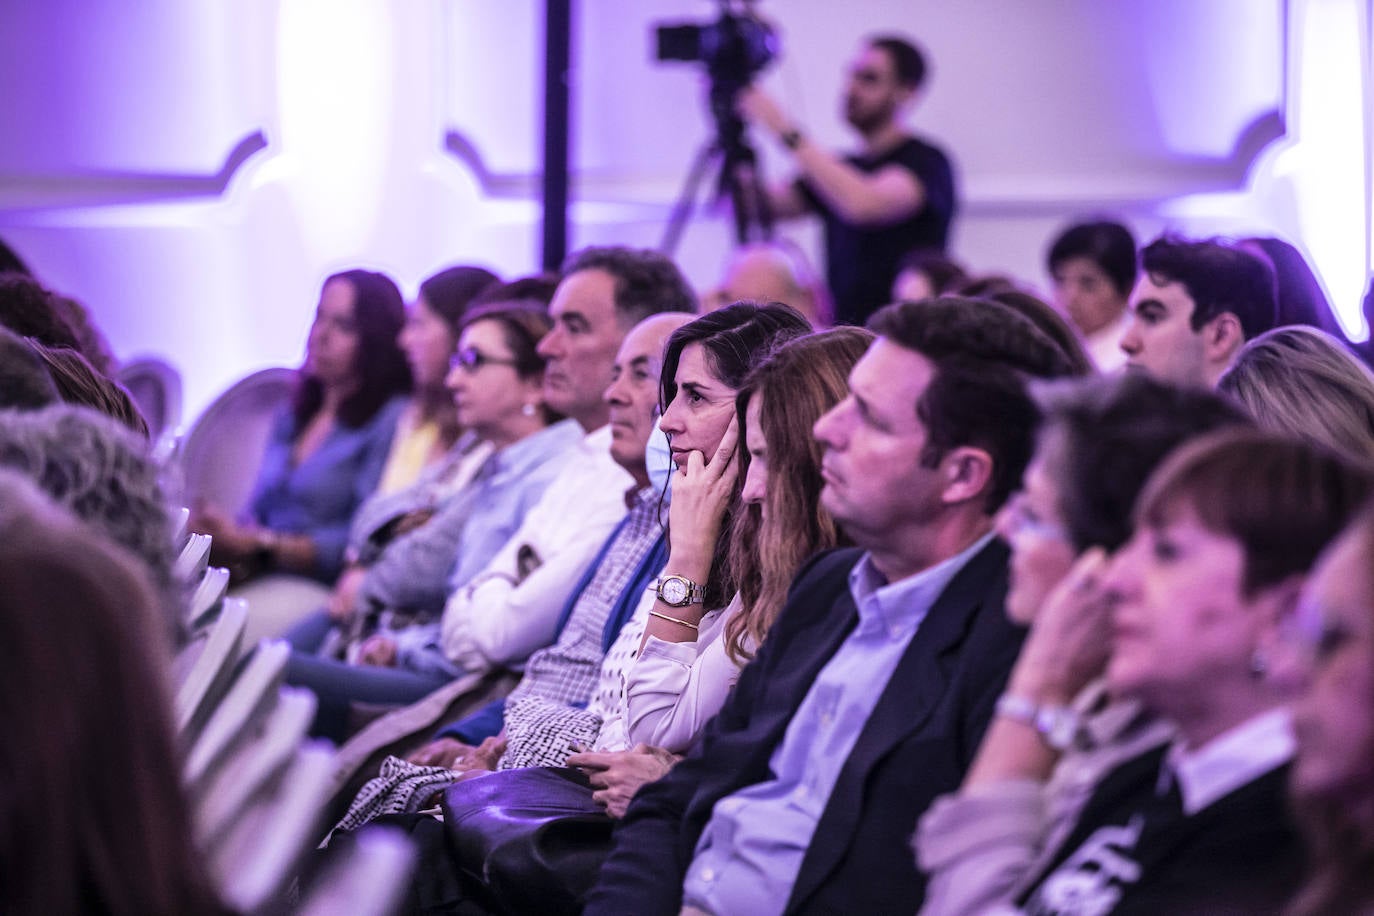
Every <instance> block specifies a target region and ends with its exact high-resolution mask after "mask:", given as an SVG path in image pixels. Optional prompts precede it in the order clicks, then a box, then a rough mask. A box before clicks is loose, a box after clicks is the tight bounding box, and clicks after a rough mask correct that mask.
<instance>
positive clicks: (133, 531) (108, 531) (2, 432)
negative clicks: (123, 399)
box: [0, 404, 186, 638]
mask: <svg viewBox="0 0 1374 916" xmlns="http://www.w3.org/2000/svg"><path fill="white" fill-rule="evenodd" d="M0 467H4V468H7V469H9V470H11V471H15V472H18V473H20V474H22V475H23V476H25V477H28V478H30V479H31V480H32V481H33V482H34V483H36V484H37V485H38V487H39V489H41V490H43V491H44V492H45V493H46V494H47V495H48V496H49V498H51V499H52V500H53V501H54V502H56V503H57V504H58V505H60V506H63V507H64V508H66V509H68V510H69V511H71V512H72V514H74V515H75V516H77V517H78V518H80V519H81V520H82V521H83V522H85V523H86V524H88V525H90V526H91V527H92V528H93V529H95V530H96V531H98V532H99V533H101V534H103V535H105V536H106V537H107V538H109V540H110V541H112V542H113V543H116V544H119V545H121V546H122V547H124V548H126V549H127V550H129V551H130V552H132V553H133V554H134V555H135V556H136V557H138V558H139V559H140V560H142V561H143V563H144V564H145V566H146V567H147V570H146V573H147V576H148V579H149V580H150V581H151V582H152V583H153V585H154V586H155V588H156V589H157V595H158V598H159V599H160V602H161V608H162V610H163V613H164V619H165V620H166V630H167V634H168V636H169V637H171V638H178V637H180V635H181V631H182V614H181V608H182V600H181V599H182V591H181V589H182V586H183V585H185V584H186V583H177V582H174V581H173V576H172V564H173V561H174V555H173V548H172V523H171V513H170V511H169V507H168V505H167V500H166V497H165V495H164V493H163V490H162V486H161V484H160V483H159V476H160V469H159V468H158V467H157V465H156V464H155V463H154V462H153V461H152V459H151V458H150V457H149V456H148V443H147V442H146V441H143V440H141V439H138V438H137V437H136V436H134V435H133V434H131V433H130V432H129V430H127V429H125V428H124V427H123V426H120V425H119V424H117V423H116V422H115V421H114V420H112V419H110V418H109V417H105V416H102V415H100V414H98V413H95V412H94V411H91V410H88V409H87V408H85V407H79V406H76V405H68V404H56V405H53V406H50V407H45V408H42V409H39V410H32V411H22V412H21V411H12V410H11V411H2V412H0Z"/></svg>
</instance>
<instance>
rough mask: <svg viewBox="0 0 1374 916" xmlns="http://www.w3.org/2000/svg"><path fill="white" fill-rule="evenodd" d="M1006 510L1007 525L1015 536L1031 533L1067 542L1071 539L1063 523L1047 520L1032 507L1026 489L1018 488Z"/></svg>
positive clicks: (1008, 501) (1008, 502) (1035, 535)
mask: <svg viewBox="0 0 1374 916" xmlns="http://www.w3.org/2000/svg"><path fill="white" fill-rule="evenodd" d="M1004 511H1005V512H1006V520H1007V527H1008V528H1009V529H1010V534H1012V535H1013V536H1016V535H1021V534H1029V535H1031V536H1033V537H1039V538H1048V539H1050V540H1055V541H1064V542H1065V543H1068V541H1069V533H1068V532H1067V531H1065V530H1064V527H1063V526H1062V525H1058V524H1055V523H1054V522H1050V521H1046V520H1045V519H1043V518H1041V517H1040V514H1039V513H1037V512H1036V511H1035V510H1034V509H1032V508H1031V507H1030V505H1029V503H1028V502H1027V500H1026V493H1025V491H1024V490H1017V491H1016V492H1015V493H1013V494H1012V495H1011V498H1009V499H1008V500H1007V506H1006V509H1005V510H1004Z"/></svg>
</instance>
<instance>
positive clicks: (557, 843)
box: [443, 767, 615, 914]
mask: <svg viewBox="0 0 1374 916" xmlns="http://www.w3.org/2000/svg"><path fill="white" fill-rule="evenodd" d="M593 791H594V789H593V788H592V786H591V783H589V782H588V781H587V777H586V775H585V774H584V773H583V772H582V771H581V770H575V769H572V768H571V767H529V768H525V769H515V770H499V771H497V772H495V773H492V774H490V775H487V776H481V777H477V778H474V779H467V780H464V781H462V782H458V783H455V784H454V785H452V786H450V787H449V788H448V789H447V790H446V791H445V792H444V799H443V809H444V829H445V831H446V833H447V834H448V840H449V847H450V851H451V853H452V854H453V856H454V859H455V861H456V863H457V865H458V868H459V870H460V871H461V872H463V873H464V874H465V875H466V876H467V877H468V878H469V879H471V880H474V881H477V882H480V883H481V884H482V885H484V886H485V888H486V889H487V891H488V892H489V894H490V900H491V901H492V902H494V903H495V904H496V905H497V907H498V908H499V909H500V910H501V911H502V912H505V913H549V914H555V913H569V914H576V913H580V912H581V910H582V906H583V903H584V902H585V900H586V897H587V895H588V893H590V891H591V889H592V886H593V885H594V884H595V883H596V879H597V875H598V873H599V872H600V870H601V864H602V863H603V862H604V861H605V860H606V857H607V856H608V855H609V854H610V850H611V830H612V828H613V826H614V824H615V822H614V821H613V820H611V818H610V816H609V815H607V814H606V812H605V809H604V808H602V807H601V805H599V804H597V803H596V802H595V801H593V800H592V792H593Z"/></svg>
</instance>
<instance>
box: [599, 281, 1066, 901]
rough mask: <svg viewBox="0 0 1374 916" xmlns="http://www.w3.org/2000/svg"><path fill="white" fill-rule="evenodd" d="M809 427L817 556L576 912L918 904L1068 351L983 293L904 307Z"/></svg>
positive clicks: (986, 710)
mask: <svg viewBox="0 0 1374 916" xmlns="http://www.w3.org/2000/svg"><path fill="white" fill-rule="evenodd" d="M872 326H873V328H874V330H876V331H877V332H878V333H879V335H880V336H879V337H878V339H877V340H876V341H875V342H874V343H873V345H872V346H871V347H870V348H869V350H868V352H867V353H866V354H865V355H864V357H863V358H862V359H861V360H860V361H859V363H858V364H857V365H856V366H855V367H854V370H853V372H852V373H851V374H850V395H849V397H847V398H846V399H845V400H844V401H842V402H840V404H838V405H837V406H836V407H835V408H834V409H833V410H831V411H830V412H829V413H827V414H825V415H824V416H823V417H822V418H821V419H820V420H819V421H818V422H817V423H816V427H815V433H816V437H817V438H818V439H819V440H820V442H821V445H822V448H823V450H824V452H825V457H824V460H823V462H822V476H823V478H824V480H825V488H824V490H823V491H822V493H821V501H822V503H823V504H824V505H825V507H826V508H827V509H828V510H829V511H830V513H831V514H832V515H833V516H834V517H835V518H836V519H837V520H838V521H839V522H840V524H841V525H842V526H843V527H844V529H845V531H846V533H848V534H849V535H850V537H852V538H853V539H854V541H855V542H856V543H857V544H858V545H859V547H860V548H861V549H858V550H841V551H834V552H831V553H827V554H823V555H821V556H820V557H818V558H817V559H816V560H814V561H813V562H812V563H811V564H810V565H809V566H808V567H807V568H806V569H804V570H803V571H802V573H801V574H800V575H799V577H798V579H797V582H796V583H795V584H794V586H793V589H792V598H791V600H789V602H788V604H787V606H786V608H785V609H784V610H783V613H782V614H781V616H780V617H779V619H778V622H777V624H776V625H775V626H774V628H773V630H772V631H771V632H770V634H769V636H768V640H767V641H766V642H765V643H764V645H763V646H762V648H761V649H760V651H759V654H758V656H757V658H756V660H755V661H754V662H753V663H752V664H751V665H749V666H748V667H747V668H746V669H745V670H744V672H743V674H742V675H741V677H740V681H739V683H738V685H737V686H736V687H735V688H734V690H733V691H732V692H731V695H730V699H729V700H728V701H727V702H726V705H725V707H724V709H722V710H721V712H720V714H719V715H718V716H717V717H716V719H715V720H714V721H713V722H712V724H711V725H709V726H708V727H707V730H706V733H705V735H704V736H703V738H702V739H701V740H700V741H699V742H698V744H697V746H696V748H695V749H694V750H693V752H692V753H691V755H689V756H688V757H687V759H686V760H684V761H683V762H682V763H680V764H678V766H677V767H675V768H674V769H673V770H672V771H671V772H670V773H669V774H668V775H667V776H665V777H664V778H663V779H662V780H661V781H659V782H657V783H653V784H651V785H649V786H646V787H645V788H644V789H642V790H641V791H640V793H639V794H638V795H637V796H636V798H635V800H634V802H633V803H632V804H631V806H630V809H629V811H628V812H627V814H626V818H625V821H624V823H623V825H622V827H621V828H620V830H619V831H618V832H617V834H616V847H615V851H614V853H613V854H612V856H611V858H610V860H609V861H608V862H607V863H606V865H605V866H604V867H603V869H602V873H601V881H600V884H599V885H598V887H597V888H596V889H595V890H594V891H593V893H592V896H591V899H590V901H589V903H588V906H587V909H586V912H587V913H588V914H607V913H625V912H635V913H651V914H657V913H663V914H670V913H678V912H679V911H682V912H693V913H694V912H712V913H744V912H748V913H781V912H783V911H784V910H787V911H808V912H855V913H874V912H914V911H915V910H916V909H918V908H919V906H920V904H921V899H922V894H923V889H924V882H923V878H922V877H921V875H920V874H919V873H918V872H917V871H916V869H915V866H914V864H913V862H912V861H911V857H910V855H909V854H907V851H906V850H907V840H908V838H909V836H910V834H911V831H912V830H913V829H914V827H915V823H916V819H917V817H918V816H919V815H920V813H921V812H922V811H924V810H925V807H926V806H927V805H928V804H929V803H930V802H931V800H932V799H934V798H935V797H936V796H937V795H939V794H941V793H942V792H946V791H950V790H951V789H952V788H953V787H955V786H957V785H958V783H959V781H960V779H961V778H962V775H963V772H964V769H965V768H966V767H967V765H968V763H969V761H970V760H971V758H972V754H973V752H974V750H975V749H976V748H977V746H978V741H979V738H980V736H981V735H982V732H983V729H984V728H985V726H986V725H987V721H988V718H989V717H990V716H991V714H992V708H993V704H994V702H995V700H996V698H997V696H998V694H999V692H1000V691H1001V688H1002V685H1003V682H1004V681H1005V679H1006V676H1007V673H1008V671H1009V670H1010V667H1011V664H1012V662H1013V661H1014V660H1015V658H1016V654H1017V651H1018V650H1019V647H1020V643H1021V638H1022V631H1021V630H1020V629H1018V628H1017V627H1016V626H1014V625H1013V624H1011V623H1009V622H1008V620H1007V618H1006V616H1005V613H1004V611H1003V608H1002V602H1003V598H1004V596H1005V592H1006V559H1007V552H1006V548H1005V547H1004V546H1003V545H1002V544H1001V543H1000V542H998V541H996V539H995V538H994V537H993V535H992V527H991V526H992V514H993V513H994V512H996V511H997V509H998V507H999V506H1000V505H1001V502H1002V500H1003V499H1004V498H1005V496H1006V494H1007V492H1009V490H1010V489H1012V488H1014V487H1015V486H1017V483H1018V481H1019V479H1020V475H1021V471H1022V469H1023V468H1024V466H1025V463H1026V461H1027V459H1028V456H1029V454H1030V450H1031V446H1032V439H1033V435H1034V427H1035V423H1036V419H1037V417H1038V411H1037V410H1036V408H1035V405H1034V403H1033V402H1032V400H1031V399H1030V397H1029V395H1028V394H1027V393H1026V391H1025V387H1024V382H1025V379H1026V378H1027V377H1030V376H1035V377H1045V378H1048V377H1056V376H1060V375H1063V374H1064V373H1065V372H1066V371H1067V360H1066V358H1065V357H1064V355H1063V353H1062V352H1061V351H1060V350H1059V349H1058V348H1057V347H1056V346H1055V345H1054V344H1053V343H1051V342H1050V341H1049V339H1048V338H1046V337H1045V336H1044V335H1043V334H1041V333H1040V332H1039V331H1038V330H1037V329H1036V328H1035V327H1034V326H1033V325H1031V324H1030V322H1029V321H1028V320H1026V319H1025V318H1022V317H1021V316H1020V315H1018V314H1016V313H1015V312H1013V311H1011V310H1010V309H1008V308H1006V307H1004V306H1001V305H998V304H996V303H991V302H985V301H981V300H972V299H942V300H934V301H927V302H920V303H901V304H899V305H893V306H889V307H887V308H886V309H883V310H882V311H881V312H879V313H878V314H877V315H876V316H875V317H874V320H873V322H872Z"/></svg>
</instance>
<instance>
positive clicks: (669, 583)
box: [658, 579, 687, 605]
mask: <svg viewBox="0 0 1374 916" xmlns="http://www.w3.org/2000/svg"><path fill="white" fill-rule="evenodd" d="M658 593H659V596H660V597H662V598H663V600H664V601H666V602H668V603H669V604H672V605H680V604H686V603H687V583H685V582H683V581H682V580H681V579H664V580H663V585H662V586H661V587H660V588H659V591H658Z"/></svg>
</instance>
